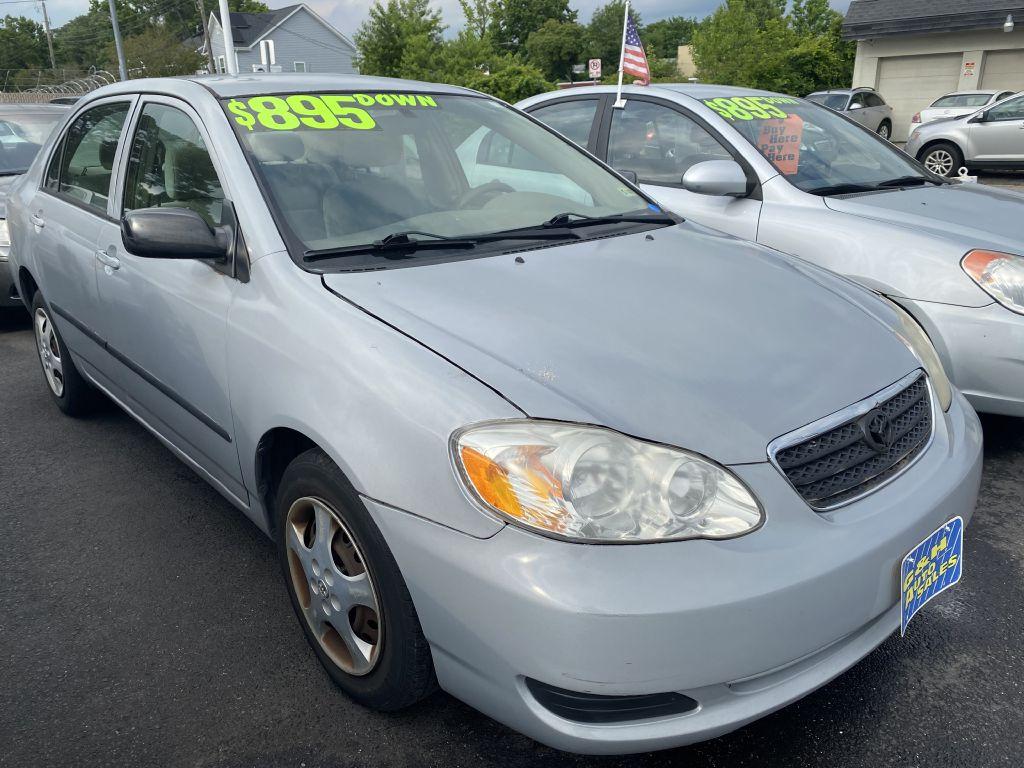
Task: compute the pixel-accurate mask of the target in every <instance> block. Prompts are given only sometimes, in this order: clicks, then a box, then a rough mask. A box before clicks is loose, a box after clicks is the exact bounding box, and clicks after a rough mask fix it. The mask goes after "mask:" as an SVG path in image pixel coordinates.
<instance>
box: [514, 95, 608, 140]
mask: <svg viewBox="0 0 1024 768" xmlns="http://www.w3.org/2000/svg"><path fill="white" fill-rule="evenodd" d="M599 103H600V102H599V101H598V100H597V99H574V100H572V101H560V102H558V103H557V104H548V105H546V106H543V107H539V108H538V109H534V110H532V111H531V112H530V114H531V115H533V116H534V117H536V118H537V119H538V120H540V121H541V122H543V123H545V124H547V125H549V126H551V127H552V128H554V129H555V130H556V131H558V132H559V133H560V134H562V135H563V136H565V138H567V139H569V141H571V142H573V143H575V144H579V145H580V146H581V147H583V148H584V149H586V147H587V144H588V143H589V141H590V133H591V130H592V129H593V127H594V118H595V117H596V116H597V107H598V104H599Z"/></svg>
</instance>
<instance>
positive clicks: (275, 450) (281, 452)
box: [255, 427, 328, 535]
mask: <svg viewBox="0 0 1024 768" xmlns="http://www.w3.org/2000/svg"><path fill="white" fill-rule="evenodd" d="M311 448H319V449H320V450H323V451H324V452H325V453H328V452H327V451H326V450H325V449H324V447H323V446H322V445H320V444H319V443H317V442H316V440H314V439H313V438H311V437H310V436H309V435H307V434H305V433H303V432H300V431H299V430H297V429H293V428H291V427H274V428H273V429H269V430H267V431H266V432H264V433H263V436H262V437H260V439H259V441H258V442H257V443H256V456H255V477H256V494H257V496H258V498H259V501H260V503H261V504H262V506H263V513H264V515H265V522H266V529H267V531H268V532H270V534H271V535H274V533H275V529H276V526H277V521H276V515H275V514H274V500H275V498H276V497H277V489H278V487H279V486H280V483H281V477H282V475H284V471H285V469H287V468H288V465H289V464H291V462H292V461H293V460H294V459H295V458H296V457H297V456H299V455H301V454H303V453H305V452H306V451H308V450H310V449H311Z"/></svg>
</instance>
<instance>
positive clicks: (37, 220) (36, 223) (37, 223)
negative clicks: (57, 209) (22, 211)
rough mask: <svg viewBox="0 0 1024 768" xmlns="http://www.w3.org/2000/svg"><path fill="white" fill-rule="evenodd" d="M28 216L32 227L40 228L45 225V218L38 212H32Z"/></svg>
mask: <svg viewBox="0 0 1024 768" xmlns="http://www.w3.org/2000/svg"><path fill="white" fill-rule="evenodd" d="M29 218H30V220H31V221H32V226H33V227H39V229H42V228H43V227H45V226H46V220H45V219H44V218H43V217H42V216H40V215H39V214H38V213H33V214H32V215H31V216H30V217H29Z"/></svg>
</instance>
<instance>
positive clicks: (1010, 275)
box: [960, 251, 1024, 315]
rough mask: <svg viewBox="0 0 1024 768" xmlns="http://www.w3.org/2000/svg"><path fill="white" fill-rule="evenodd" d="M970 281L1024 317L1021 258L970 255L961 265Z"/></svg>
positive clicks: (1023, 260)
mask: <svg viewBox="0 0 1024 768" xmlns="http://www.w3.org/2000/svg"><path fill="white" fill-rule="evenodd" d="M960 266H961V267H963V269H964V272H966V273H967V274H968V275H969V276H970V278H971V279H972V280H973V281H974V282H976V283H977V284H978V285H979V286H981V289H982V290H983V291H985V293H987V294H988V295H989V296H991V297H992V298H993V299H995V300H996V301H998V302H999V303H1000V304H1002V305H1003V306H1004V307H1006V308H1007V309H1009V310H1011V311H1013V312H1018V313H1020V314H1022V315H1024V257H1021V256H1014V255H1013V254H1012V253H999V252H998V251H971V252H970V253H968V254H967V255H966V256H964V258H963V261H961V262H960Z"/></svg>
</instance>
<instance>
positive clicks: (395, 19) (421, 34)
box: [354, 0, 445, 77]
mask: <svg viewBox="0 0 1024 768" xmlns="http://www.w3.org/2000/svg"><path fill="white" fill-rule="evenodd" d="M444 29H445V27H444V25H443V24H442V23H441V12H440V11H437V10H433V9H431V7H430V3H429V0H387V4H385V3H384V2H382V0H374V3H373V6H372V7H371V8H370V15H369V17H368V18H367V19H366V21H364V22H363V24H362V25H361V26H360V27H359V29H358V30H357V31H356V33H355V38H354V39H355V43H356V47H357V48H358V50H359V54H358V56H357V58H356V64H357V66H358V67H359V71H360V72H361V73H363V74H364V75H383V76H386V77H400V76H402V74H403V70H402V66H403V59H404V56H405V53H406V48H407V47H408V46H409V45H413V46H414V49H415V50H414V51H413V52H412V53H411V54H410V56H411V57H413V58H415V59H416V60H417V61H419V60H420V59H422V57H423V53H424V52H423V51H422V50H421V49H422V48H423V47H424V46H427V45H435V46H440V45H441V33H442V32H443V31H444ZM413 41H415V42H413ZM421 65H422V63H421V64H418V65H417V66H421Z"/></svg>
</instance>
